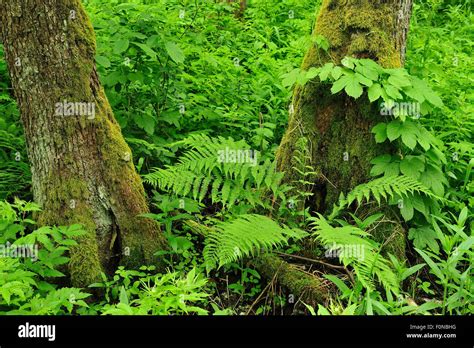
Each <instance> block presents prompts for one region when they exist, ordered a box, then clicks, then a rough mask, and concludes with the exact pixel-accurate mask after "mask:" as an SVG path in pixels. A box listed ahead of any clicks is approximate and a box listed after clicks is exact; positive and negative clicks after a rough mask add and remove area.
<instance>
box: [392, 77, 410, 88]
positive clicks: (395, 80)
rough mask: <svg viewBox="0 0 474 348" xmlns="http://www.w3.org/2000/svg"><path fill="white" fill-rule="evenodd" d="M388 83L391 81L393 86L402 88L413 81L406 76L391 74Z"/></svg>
mask: <svg viewBox="0 0 474 348" xmlns="http://www.w3.org/2000/svg"><path fill="white" fill-rule="evenodd" d="M388 83H390V84H391V85H392V86H395V87H396V88H398V89H401V88H403V87H408V86H411V81H410V79H409V78H408V77H406V76H394V75H391V76H390V77H389V78H388Z"/></svg>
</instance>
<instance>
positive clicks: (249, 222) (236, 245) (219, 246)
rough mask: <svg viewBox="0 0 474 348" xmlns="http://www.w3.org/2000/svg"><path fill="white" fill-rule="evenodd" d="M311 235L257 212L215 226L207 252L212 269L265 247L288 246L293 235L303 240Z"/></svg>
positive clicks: (205, 248)
mask: <svg viewBox="0 0 474 348" xmlns="http://www.w3.org/2000/svg"><path fill="white" fill-rule="evenodd" d="M307 235H308V234H307V233H306V232H304V231H301V230H299V229H290V228H288V227H282V226H280V225H279V224H278V223H277V222H275V221H273V220H272V219H270V218H268V217H266V216H262V215H255V214H248V215H242V216H240V217H239V218H238V219H236V220H233V221H230V222H223V223H220V224H219V225H217V226H216V228H215V229H212V230H211V231H210V232H209V234H208V236H207V238H206V242H205V244H206V246H205V247H204V251H203V255H204V260H205V263H206V268H207V269H208V270H210V269H212V268H214V267H215V266H216V265H217V267H221V266H223V265H225V264H228V263H230V262H234V261H237V260H238V259H240V258H242V257H245V256H249V255H255V254H256V253H257V252H259V251H261V250H262V249H263V250H266V251H268V250H271V249H273V248H275V247H279V246H282V245H286V244H287V243H288V240H289V239H290V238H293V239H301V238H303V237H305V236H307Z"/></svg>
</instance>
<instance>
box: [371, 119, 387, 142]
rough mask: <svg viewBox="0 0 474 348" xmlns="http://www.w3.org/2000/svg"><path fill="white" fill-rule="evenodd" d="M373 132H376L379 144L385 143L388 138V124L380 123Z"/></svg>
mask: <svg viewBox="0 0 474 348" xmlns="http://www.w3.org/2000/svg"><path fill="white" fill-rule="evenodd" d="M372 133H373V134H375V142H376V143H377V144H380V143H383V142H384V141H385V140H387V124H386V123H378V124H377V125H376V126H375V127H374V128H372Z"/></svg>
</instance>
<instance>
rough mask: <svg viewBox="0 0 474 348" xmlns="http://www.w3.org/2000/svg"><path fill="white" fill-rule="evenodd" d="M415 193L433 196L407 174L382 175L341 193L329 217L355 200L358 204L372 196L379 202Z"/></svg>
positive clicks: (331, 217) (332, 216)
mask: <svg viewBox="0 0 474 348" xmlns="http://www.w3.org/2000/svg"><path fill="white" fill-rule="evenodd" d="M415 193H418V194H420V193H422V194H424V195H426V196H428V197H434V194H433V193H432V192H431V191H430V190H429V189H428V188H426V187H425V186H424V185H423V184H421V183H420V182H419V181H417V180H415V179H413V178H411V177H409V176H406V175H399V176H383V177H381V178H377V179H374V180H372V181H369V182H367V183H365V184H361V185H358V186H356V187H355V188H354V189H353V190H352V191H351V192H349V193H348V194H347V195H346V196H344V194H342V193H341V196H340V197H339V202H338V204H337V205H335V206H334V209H333V211H332V213H331V215H330V216H329V219H330V220H332V219H333V218H334V217H335V216H336V215H338V214H339V212H340V211H341V210H343V209H344V208H346V207H348V206H350V205H351V204H352V203H353V202H355V201H357V204H359V205H360V204H361V203H362V202H363V201H364V200H365V201H367V202H369V201H370V200H371V199H372V198H373V199H375V201H377V203H378V204H380V203H381V200H382V199H384V200H386V201H388V200H389V199H393V198H395V197H399V198H403V197H410V196H412V195H413V194H415Z"/></svg>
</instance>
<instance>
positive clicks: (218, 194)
mask: <svg viewBox="0 0 474 348" xmlns="http://www.w3.org/2000/svg"><path fill="white" fill-rule="evenodd" d="M176 146H181V147H184V148H185V149H186V150H185V152H184V154H183V155H182V156H181V157H180V159H179V162H178V164H176V165H173V166H167V167H166V168H165V169H159V168H154V171H153V172H151V173H149V174H146V175H144V180H145V181H146V182H147V183H149V184H151V185H153V186H155V187H159V188H160V189H162V190H164V191H168V192H171V193H174V194H176V195H180V196H189V197H192V198H193V199H196V200H199V201H202V200H203V199H204V198H205V197H206V195H208V194H209V195H210V198H211V200H212V202H213V203H215V202H221V203H222V204H224V205H232V204H234V203H235V201H236V200H237V199H240V200H242V199H245V200H247V201H248V202H249V203H250V204H252V205H254V206H255V205H257V204H258V205H262V206H264V202H263V201H262V200H261V196H262V195H263V193H264V192H266V191H267V190H271V191H272V192H273V194H274V195H275V196H280V197H282V198H283V196H284V192H286V191H287V187H286V186H284V185H280V182H281V179H282V178H283V173H279V172H277V171H276V170H275V164H274V163H273V162H271V161H269V160H268V159H267V160H266V161H258V163H256V165H254V164H253V163H228V162H225V161H223V162H221V161H219V159H218V154H219V151H223V150H225V149H229V150H235V151H238V150H240V151H242V150H244V151H247V150H250V146H249V145H248V144H247V143H245V141H242V140H241V141H234V140H233V139H225V138H223V137H218V138H210V137H208V136H207V135H203V134H198V135H191V136H189V137H188V138H186V139H184V140H181V141H179V142H176V143H173V144H170V145H169V147H176Z"/></svg>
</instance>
